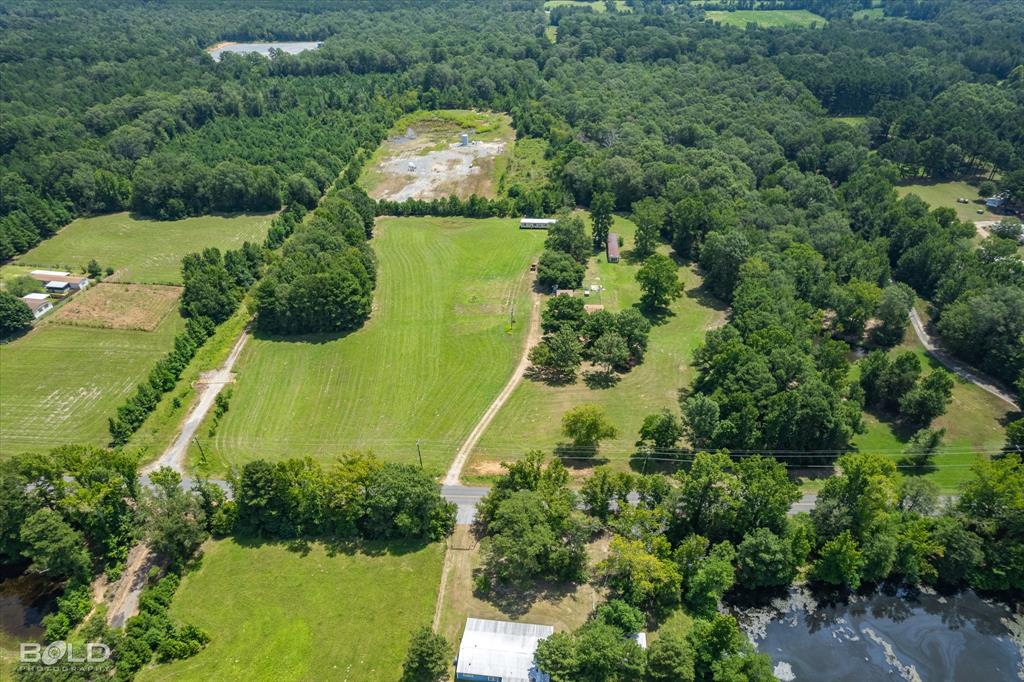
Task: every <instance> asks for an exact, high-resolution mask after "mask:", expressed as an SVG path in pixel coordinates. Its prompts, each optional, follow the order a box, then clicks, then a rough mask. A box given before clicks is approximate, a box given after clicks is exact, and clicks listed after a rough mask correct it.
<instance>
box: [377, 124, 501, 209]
mask: <svg viewBox="0 0 1024 682" xmlns="http://www.w3.org/2000/svg"><path fill="white" fill-rule="evenodd" d="M486 117H492V118H493V117H496V115H495V114H488V115H485V118H486ZM505 118H507V117H501V118H500V119H499V120H500V123H499V124H497V125H496V126H495V127H494V128H493V129H489V130H487V132H485V133H482V134H479V135H478V134H477V132H476V131H475V130H474V129H473V128H471V127H466V126H465V125H460V124H459V123H457V122H456V121H454V120H451V119H424V120H419V121H416V122H414V123H413V124H412V125H411V126H408V127H407V128H406V130H405V132H404V133H403V134H399V135H394V136H392V137H391V138H389V139H388V140H387V141H385V142H384V144H383V145H382V147H381V148H380V149H379V150H378V151H377V153H376V154H374V157H373V160H372V161H371V162H370V165H369V166H368V167H367V169H366V170H365V171H364V176H363V180H362V184H363V185H364V187H366V189H367V192H368V193H369V194H370V196H372V197H373V198H374V199H386V200H388V201H405V200H406V199H435V198H439V197H447V196H457V197H459V198H460V199H468V198H469V197H470V196H471V195H473V194H476V195H477V196H480V197H495V196H497V182H496V178H495V176H496V174H497V173H496V164H497V161H498V159H499V158H501V157H502V156H503V155H505V154H506V153H507V152H508V151H510V150H511V148H512V140H513V137H514V131H512V129H511V126H509V125H508V122H507V121H506V120H505ZM463 134H467V135H468V136H469V143H468V144H464V143H463V142H462V141H461V139H460V137H461V135H463Z"/></svg>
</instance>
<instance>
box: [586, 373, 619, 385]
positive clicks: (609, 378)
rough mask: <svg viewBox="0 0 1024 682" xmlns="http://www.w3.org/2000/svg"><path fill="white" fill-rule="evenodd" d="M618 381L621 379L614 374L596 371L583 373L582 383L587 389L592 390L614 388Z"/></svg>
mask: <svg viewBox="0 0 1024 682" xmlns="http://www.w3.org/2000/svg"><path fill="white" fill-rule="evenodd" d="M620 381H622V377H620V376H619V375H618V374H617V373H615V372H604V371H599V370H598V371H593V372H584V373H583V383H585V384H586V385H587V388H590V389H594V390H596V389H604V388H614V387H615V386H616V385H618V383H619V382H620Z"/></svg>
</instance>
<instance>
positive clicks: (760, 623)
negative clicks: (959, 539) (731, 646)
mask: <svg viewBox="0 0 1024 682" xmlns="http://www.w3.org/2000/svg"><path fill="white" fill-rule="evenodd" d="M733 613H734V615H736V617H737V619H739V620H740V623H741V624H742V625H743V627H744V629H745V630H746V631H747V633H748V634H749V635H750V636H751V639H753V640H754V643H755V644H756V645H757V648H758V650H760V651H762V652H764V653H766V654H768V655H769V656H771V658H772V663H773V665H774V666H775V675H776V677H778V678H779V679H780V680H787V681H788V680H792V681H795V682H801V681H803V680H826V679H827V680H835V681H849V682H854V681H856V682H876V681H878V682H881V681H883V680H884V681H886V682H891V681H892V680H901V679H902V680H907V682H937V681H940V680H943V681H945V680H948V681H949V682H974V681H975V680H977V681H981V680H984V681H986V682H989V681H991V682H997V681H1001V680H1007V681H1013V680H1024V610H1021V609H1020V608H1019V607H1018V610H1017V612H1016V613H1015V612H1014V611H1011V609H1010V608H1009V607H1007V606H1005V605H1002V604H999V603H996V602H991V601H988V600H985V599H982V598H981V597H979V596H978V595H977V594H975V593H974V592H971V591H966V592H961V593H958V594H955V595H951V596H942V595H939V594H935V593H920V592H913V593H911V592H906V591H893V592H876V593H874V594H872V595H867V596H860V595H853V596H850V597H848V598H847V599H844V600H841V601H836V600H832V601H829V600H822V599H820V598H818V599H816V598H815V597H813V596H812V595H811V594H809V593H808V592H806V591H804V590H798V589H794V590H793V591H792V592H791V593H790V595H789V598H788V599H785V598H783V599H778V600H776V601H774V602H773V603H772V604H771V606H770V607H767V608H746V609H742V610H735V611H734V612H733Z"/></svg>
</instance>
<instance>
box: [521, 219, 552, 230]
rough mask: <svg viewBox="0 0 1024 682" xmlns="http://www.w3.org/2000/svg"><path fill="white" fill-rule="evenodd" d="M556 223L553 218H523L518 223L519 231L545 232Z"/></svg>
mask: <svg viewBox="0 0 1024 682" xmlns="http://www.w3.org/2000/svg"><path fill="white" fill-rule="evenodd" d="M557 222H558V221H557V220H555V219H554V218H523V219H522V220H520V221H519V229H521V230H547V229H549V228H550V227H551V226H552V225H554V224H555V223H557Z"/></svg>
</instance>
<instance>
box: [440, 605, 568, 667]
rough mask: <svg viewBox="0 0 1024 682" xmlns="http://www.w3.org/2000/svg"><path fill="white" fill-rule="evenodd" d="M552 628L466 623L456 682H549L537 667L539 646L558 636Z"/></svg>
mask: <svg viewBox="0 0 1024 682" xmlns="http://www.w3.org/2000/svg"><path fill="white" fill-rule="evenodd" d="M554 632H555V628H553V627H551V626H550V625H533V624H531V623H509V622H506V621H500V620H482V619H479V618H468V619H466V630H465V632H464V633H463V635H462V644H461V645H460V646H459V660H458V664H457V665H456V667H455V679H456V680H467V681H472V682H548V681H549V679H550V678H549V677H548V676H547V675H546V674H544V673H542V672H540V671H539V670H538V669H537V667H536V666H535V665H534V663H533V654H534V652H535V651H536V650H537V644H538V643H539V642H540V641H541V640H542V639H545V638H547V637H550V636H551V635H552V634H554Z"/></svg>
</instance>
